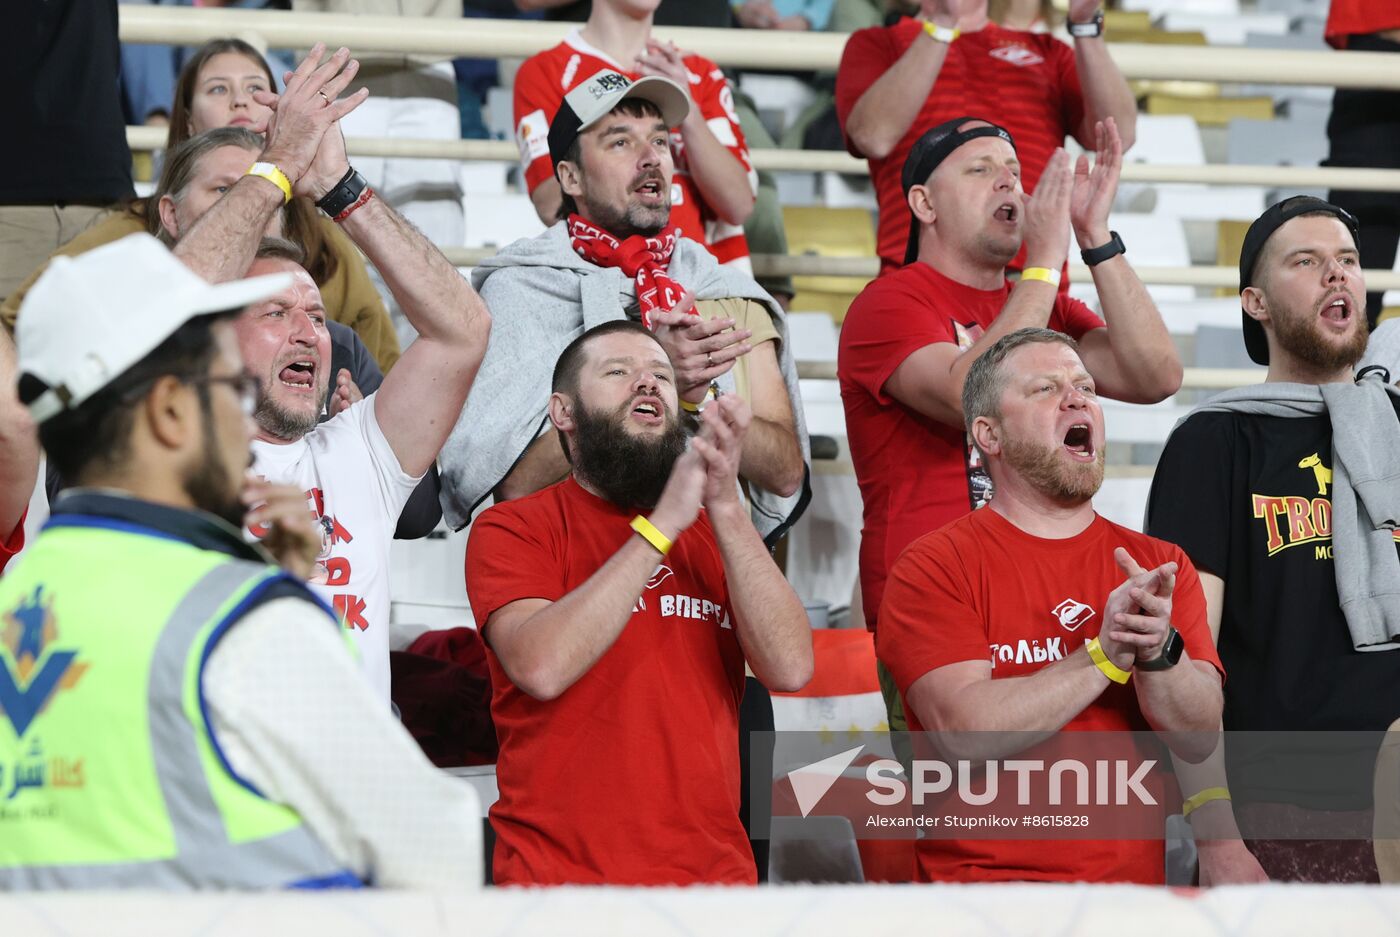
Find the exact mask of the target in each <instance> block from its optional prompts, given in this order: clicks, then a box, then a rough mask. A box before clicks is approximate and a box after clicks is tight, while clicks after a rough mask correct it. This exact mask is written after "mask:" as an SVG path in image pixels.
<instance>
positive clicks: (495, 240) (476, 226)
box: [463, 193, 545, 247]
mask: <svg viewBox="0 0 1400 937" xmlns="http://www.w3.org/2000/svg"><path fill="white" fill-rule="evenodd" d="M463 207H464V209H465V218H464V221H465V228H466V238H465V241H466V246H467V247H505V246H506V245H507V244H510V243H512V242H514V241H517V240H519V239H520V238H527V237H534V236H535V235H537V234H539V233H540V232H541V231H543V230H544V227H545V226H544V224H543V222H541V221H540V219H539V216H538V215H537V214H535V205H534V203H533V202H531V201H530V196H528V195H519V194H515V193H505V194H503V195H489V194H485V193H482V194H475V195H470V196H467V198H466V199H464V200H463Z"/></svg>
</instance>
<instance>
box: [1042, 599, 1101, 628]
mask: <svg viewBox="0 0 1400 937" xmlns="http://www.w3.org/2000/svg"><path fill="white" fill-rule="evenodd" d="M1050 614H1051V615H1054V616H1055V620H1056V621H1058V622H1059V623H1060V627H1061V628H1063V629H1065V630H1066V631H1078V630H1079V626H1080V625H1082V624H1084V623H1085V622H1086V621H1088V620H1089V619H1090V618H1093V617H1094V610H1093V609H1092V608H1090V607H1089V606H1087V605H1085V604H1084V603H1083V602H1080V601H1077V600H1075V599H1065V600H1064V601H1063V602H1061V603H1060V604H1059V605H1056V606H1055V607H1054V608H1052V609H1051V610H1050Z"/></svg>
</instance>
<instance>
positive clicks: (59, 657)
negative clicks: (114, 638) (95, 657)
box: [0, 585, 88, 736]
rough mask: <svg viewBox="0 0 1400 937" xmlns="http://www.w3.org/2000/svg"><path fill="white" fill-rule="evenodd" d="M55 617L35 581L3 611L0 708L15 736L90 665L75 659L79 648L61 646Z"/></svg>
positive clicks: (75, 684)
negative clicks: (16, 603)
mask: <svg viewBox="0 0 1400 937" xmlns="http://www.w3.org/2000/svg"><path fill="white" fill-rule="evenodd" d="M57 640H58V621H57V619H56V618H55V616H54V613H53V599H52V597H49V598H47V599H46V598H45V596H44V587H43V586H42V585H38V586H35V587H34V591H33V592H32V593H31V594H30V595H28V596H26V597H25V598H23V599H21V600H20V603H19V604H18V605H16V606H15V607H14V608H13V609H11V610H10V611H8V612H6V613H5V617H4V624H3V630H0V647H3V649H4V651H5V653H3V654H0V710H3V711H4V713H5V716H6V718H8V719H9V720H10V724H11V725H12V726H14V729H15V735H17V736H23V735H24V733H25V732H26V731H27V730H28V729H29V726H30V725H31V724H32V723H33V722H34V719H35V717H37V716H38V715H39V713H40V712H42V711H43V709H44V707H45V706H47V705H48V704H49V701H50V700H51V699H53V697H54V696H55V695H57V694H58V693H59V692H61V691H63V690H69V689H72V688H73V687H75V686H77V684H78V680H79V679H81V678H82V676H83V674H84V673H85V672H86V671H87V669H88V665H87V664H85V663H79V662H78V660H77V657H78V652H77V651H74V650H59V649H58V648H55V647H54V646H53V645H54V643H55V642H56V641H57Z"/></svg>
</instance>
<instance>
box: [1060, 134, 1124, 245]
mask: <svg viewBox="0 0 1400 937" xmlns="http://www.w3.org/2000/svg"><path fill="white" fill-rule="evenodd" d="M1094 137H1095V140H1094V150H1095V153H1094V164H1093V168H1092V169H1090V168H1089V157H1088V156H1087V155H1086V154H1080V157H1079V159H1078V160H1077V161H1076V163H1075V167H1074V193H1073V195H1072V196H1071V199H1070V221H1071V222H1072V223H1073V225H1074V234H1075V237H1076V239H1077V240H1078V241H1079V246H1080V247H1081V248H1084V249H1086V250H1087V249H1089V248H1091V247H1102V246H1103V245H1104V244H1106V243H1108V239H1109V237H1110V236H1111V235H1110V234H1109V231H1108V213H1109V212H1110V211H1112V210H1113V197H1114V196H1115V195H1116V194H1117V192H1118V177H1119V175H1120V174H1121V173H1122V171H1123V138H1122V137H1120V136H1119V135H1118V124H1117V122H1116V121H1115V120H1114V119H1113V118H1112V117H1110V118H1108V119H1107V120H1101V121H1099V122H1098V123H1096V124H1094Z"/></svg>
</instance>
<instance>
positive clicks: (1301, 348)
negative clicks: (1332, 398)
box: [1273, 295, 1369, 373]
mask: <svg viewBox="0 0 1400 937" xmlns="http://www.w3.org/2000/svg"><path fill="white" fill-rule="evenodd" d="M1333 299H1336V296H1335V295H1333V296H1328V297H1327V298H1326V300H1324V302H1331V301H1332V300H1333ZM1353 300H1354V297H1353ZM1352 308H1353V309H1364V303H1363V304H1357V303H1356V302H1355V301H1353V302H1352ZM1319 311H1320V310H1318V309H1313V310H1310V311H1309V312H1308V314H1303V313H1299V312H1295V311H1293V310H1291V309H1290V310H1288V311H1287V313H1286V314H1284V315H1282V316H1278V315H1276V316H1274V317H1273V323H1274V339H1275V340H1276V341H1277V342H1278V344H1279V347H1280V348H1281V349H1283V350H1284V351H1286V352H1288V353H1289V354H1290V355H1292V356H1293V357H1294V358H1297V359H1298V360H1299V361H1300V362H1302V363H1303V364H1305V365H1307V366H1308V367H1309V368H1311V369H1313V370H1315V371H1320V372H1324V373H1331V372H1335V371H1340V370H1342V369H1344V368H1352V367H1354V366H1355V365H1356V363H1357V362H1358V361H1360V360H1361V358H1362V356H1363V355H1365V354H1366V342H1367V340H1368V338H1369V336H1368V333H1367V331H1366V329H1364V328H1361V327H1359V322H1358V325H1356V326H1353V328H1352V331H1351V335H1350V336H1348V337H1347V338H1345V339H1344V340H1343V341H1342V344H1340V345H1339V344H1337V343H1336V342H1335V341H1330V340H1329V339H1328V338H1327V336H1325V334H1324V333H1323V331H1322V327H1321V326H1319V325H1318V323H1317V314H1318V312H1319ZM1360 315H1361V314H1360V313H1356V312H1354V313H1352V317H1353V318H1354V319H1358V320H1359V319H1360Z"/></svg>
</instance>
